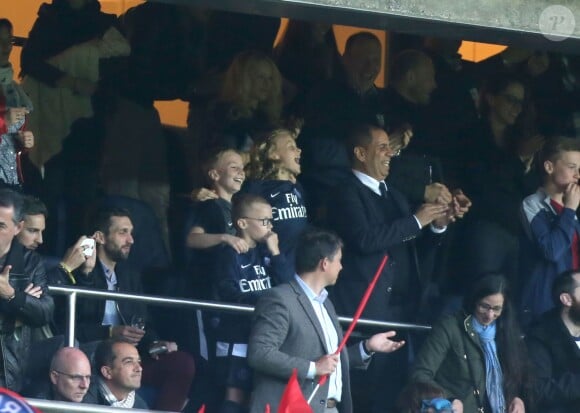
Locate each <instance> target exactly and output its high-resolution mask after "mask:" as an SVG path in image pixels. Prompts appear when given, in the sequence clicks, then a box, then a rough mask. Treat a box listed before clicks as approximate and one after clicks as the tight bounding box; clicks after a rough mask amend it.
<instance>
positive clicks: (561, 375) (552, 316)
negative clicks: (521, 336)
mask: <svg viewBox="0 0 580 413" xmlns="http://www.w3.org/2000/svg"><path fill="white" fill-rule="evenodd" d="M526 342H527V345H528V351H529V353H530V360H531V361H532V363H533V366H534V368H535V373H536V378H537V391H538V399H539V400H538V404H539V405H540V408H539V409H538V410H537V411H538V412H540V411H541V412H543V413H552V412H554V413H556V412H558V413H559V412H577V411H579V409H580V349H578V346H576V343H574V340H573V339H572V336H571V335H570V333H569V332H568V330H567V329H566V326H565V325H564V323H563V321H562V318H561V317H560V311H559V309H554V310H551V311H549V312H547V313H545V314H544V315H542V318H541V319H540V321H539V322H538V323H537V324H536V325H534V327H533V328H532V329H531V331H530V333H529V334H528V335H527V336H526Z"/></svg>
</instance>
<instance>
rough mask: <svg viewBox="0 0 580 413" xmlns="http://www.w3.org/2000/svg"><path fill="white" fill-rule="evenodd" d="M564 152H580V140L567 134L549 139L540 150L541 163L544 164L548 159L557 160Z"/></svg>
mask: <svg viewBox="0 0 580 413" xmlns="http://www.w3.org/2000/svg"><path fill="white" fill-rule="evenodd" d="M564 152H580V140H578V139H574V138H568V137H565V136H557V137H554V138H551V139H548V140H547V141H546V143H545V144H544V146H543V148H542V150H541V151H540V156H539V159H540V164H541V165H544V162H546V161H551V162H555V161H557V160H558V159H559V158H560V156H561V155H562V153H564Z"/></svg>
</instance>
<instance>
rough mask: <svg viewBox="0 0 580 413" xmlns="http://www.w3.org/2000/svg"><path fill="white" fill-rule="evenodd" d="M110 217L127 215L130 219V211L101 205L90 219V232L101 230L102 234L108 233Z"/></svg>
mask: <svg viewBox="0 0 580 413" xmlns="http://www.w3.org/2000/svg"><path fill="white" fill-rule="evenodd" d="M112 217H127V218H129V219H131V213H130V212H129V210H128V209H125V208H119V207H101V208H99V209H98V210H97V211H96V212H95V214H94V217H93V220H92V221H91V225H92V228H91V232H96V231H101V232H102V233H103V234H105V235H108V234H109V229H110V228H111V218H112ZM131 221H132V220H131Z"/></svg>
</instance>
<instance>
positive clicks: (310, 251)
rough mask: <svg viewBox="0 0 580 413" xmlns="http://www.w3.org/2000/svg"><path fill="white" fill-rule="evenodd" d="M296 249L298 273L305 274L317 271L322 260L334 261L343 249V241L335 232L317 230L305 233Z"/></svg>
mask: <svg viewBox="0 0 580 413" xmlns="http://www.w3.org/2000/svg"><path fill="white" fill-rule="evenodd" d="M297 245H298V246H297V247H296V258H295V260H296V262H295V264H296V273H298V274H303V273H306V272H311V271H314V270H316V267H317V266H318V263H319V262H320V260H322V259H324V258H328V259H331V260H332V259H334V256H335V255H336V253H337V252H338V251H339V250H340V249H341V248H342V246H343V244H342V240H341V239H340V238H339V237H338V235H336V234H335V233H333V232H330V231H324V230H321V229H317V228H310V229H307V230H306V231H304V232H303V233H302V234H301V235H300V237H299V239H298V243H297Z"/></svg>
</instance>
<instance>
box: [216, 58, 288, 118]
mask: <svg viewBox="0 0 580 413" xmlns="http://www.w3.org/2000/svg"><path fill="white" fill-rule="evenodd" d="M259 65H267V66H268V67H269V68H270V71H271V72H272V83H271V88H270V91H269V93H268V97H267V98H266V99H265V100H264V101H262V102H258V106H257V107H252V102H251V87H252V86H251V81H250V76H251V74H252V72H254V71H255V70H256V68H257V67H258V66H259ZM221 99H222V100H223V101H225V102H229V103H231V104H232V110H231V113H230V115H231V116H232V118H233V119H240V118H250V117H252V115H253V114H254V112H255V111H256V110H259V111H261V112H262V113H263V114H265V115H266V116H267V118H268V120H269V121H270V122H271V123H272V124H277V123H278V122H279V120H280V116H281V114H282V105H283V98H282V76H281V75H280V71H279V70H278V68H277V67H276V64H275V63H274V61H273V60H272V59H270V58H269V57H268V56H267V55H265V54H264V53H262V52H258V51H253V50H249V51H245V52H241V53H239V54H238V55H237V56H236V57H235V58H234V60H233V61H232V63H231V64H230V67H229V68H228V70H227V72H226V75H225V78H224V83H223V86H222V91H221Z"/></svg>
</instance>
